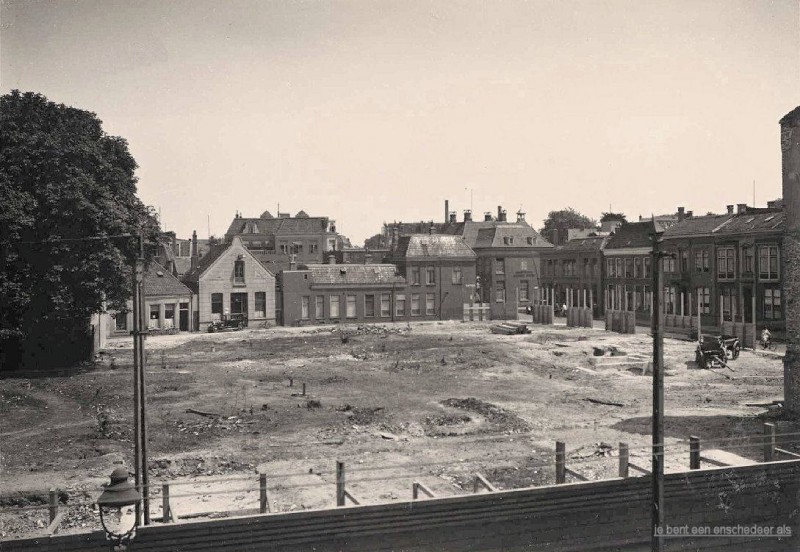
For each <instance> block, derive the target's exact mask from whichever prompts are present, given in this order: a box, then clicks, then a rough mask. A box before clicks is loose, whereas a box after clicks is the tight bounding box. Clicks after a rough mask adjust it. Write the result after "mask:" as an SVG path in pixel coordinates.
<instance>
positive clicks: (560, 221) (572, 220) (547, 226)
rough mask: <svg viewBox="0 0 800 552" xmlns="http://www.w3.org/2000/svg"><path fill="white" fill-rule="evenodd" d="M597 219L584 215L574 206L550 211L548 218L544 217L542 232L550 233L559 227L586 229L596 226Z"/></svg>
mask: <svg viewBox="0 0 800 552" xmlns="http://www.w3.org/2000/svg"><path fill="white" fill-rule="evenodd" d="M596 227H597V221H595V220H593V219H590V218H589V217H587V216H586V215H582V214H581V213H579V212H578V211H576V210H575V209H573V208H572V207H567V208H566V209H561V210H560V211H550V212H549V213H548V214H547V218H546V219H544V226H543V227H542V229H541V230H540V233H542V234H544V233H550V232H552V231H554V230H556V229H559V228H564V229H566V228H577V229H581V230H585V229H587V228H596Z"/></svg>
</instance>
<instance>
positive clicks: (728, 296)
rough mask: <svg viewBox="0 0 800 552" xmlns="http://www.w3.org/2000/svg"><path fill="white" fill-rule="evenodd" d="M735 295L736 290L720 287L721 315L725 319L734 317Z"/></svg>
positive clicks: (733, 318)
mask: <svg viewBox="0 0 800 552" xmlns="http://www.w3.org/2000/svg"><path fill="white" fill-rule="evenodd" d="M736 306H737V296H736V290H735V289H733V288H729V287H726V288H723V289H722V316H723V318H724V319H725V320H735V319H736V311H737V310H738V309H737V308H736Z"/></svg>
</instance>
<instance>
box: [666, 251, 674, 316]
mask: <svg viewBox="0 0 800 552" xmlns="http://www.w3.org/2000/svg"><path fill="white" fill-rule="evenodd" d="M665 259H666V258H665ZM664 312H665V313H666V314H675V288H674V287H672V286H665V287H664Z"/></svg>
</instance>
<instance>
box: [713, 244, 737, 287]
mask: <svg viewBox="0 0 800 552" xmlns="http://www.w3.org/2000/svg"><path fill="white" fill-rule="evenodd" d="M735 277H736V250H735V249H734V248H733V247H720V248H718V249H717V278H719V279H720V280H733V279H734V278H735Z"/></svg>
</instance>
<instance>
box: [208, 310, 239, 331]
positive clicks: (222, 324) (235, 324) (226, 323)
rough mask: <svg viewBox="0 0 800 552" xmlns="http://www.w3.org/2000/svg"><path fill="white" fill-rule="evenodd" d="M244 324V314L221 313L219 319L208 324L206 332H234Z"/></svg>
mask: <svg viewBox="0 0 800 552" xmlns="http://www.w3.org/2000/svg"><path fill="white" fill-rule="evenodd" d="M246 326H247V317H246V316H245V315H244V314H223V315H222V318H221V319H219V320H214V321H213V322H212V323H211V324H209V325H208V333H215V332H234V331H237V330H241V329H242V328H245V327H246Z"/></svg>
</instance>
